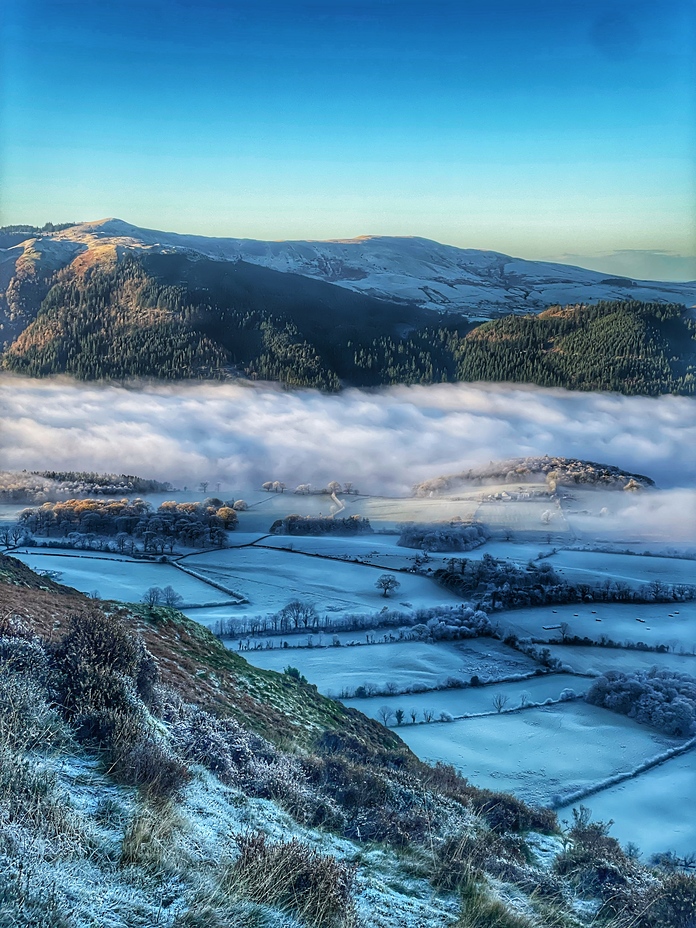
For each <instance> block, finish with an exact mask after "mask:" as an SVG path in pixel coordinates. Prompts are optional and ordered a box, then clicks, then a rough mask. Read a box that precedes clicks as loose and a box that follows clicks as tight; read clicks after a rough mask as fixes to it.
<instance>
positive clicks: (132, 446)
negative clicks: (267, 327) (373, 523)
mask: <svg viewBox="0 0 696 928" xmlns="http://www.w3.org/2000/svg"><path fill="white" fill-rule="evenodd" d="M0 435H1V438H0V467H2V468H5V469H10V470H21V469H23V468H26V469H27V470H35V469H47V468H62V469H80V470H95V471H116V472H119V473H120V472H124V473H138V474H141V475H143V476H147V477H156V478H159V479H168V480H172V481H173V482H176V483H177V484H186V483H188V484H191V483H193V482H195V481H198V480H202V479H207V480H215V481H218V480H219V481H220V482H222V483H223V485H228V484H229V485H230V486H240V485H249V486H257V485H258V484H259V483H260V482H262V481H263V480H268V479H280V480H283V481H284V482H286V483H287V484H288V485H289V486H290V485H292V484H293V483H294V482H295V481H296V482H298V483H299V482H310V483H322V482H325V481H327V480H331V479H338V480H352V481H353V482H354V483H356V485H358V486H359V487H360V488H361V489H363V490H365V491H368V492H372V493H387V494H390V493H391V494H394V493H399V494H403V493H406V492H408V491H409V490H410V488H411V487H412V485H413V484H414V483H416V482H417V481H419V480H422V479H424V478H427V477H432V476H435V475H437V474H440V473H449V472H456V471H458V470H461V469H463V468H465V467H469V466H472V465H476V464H484V463H487V462H488V461H490V460H494V459H497V458H504V457H512V456H523V455H533V454H546V453H548V454H560V455H566V456H577V457H581V458H588V459H591V460H596V461H600V462H603V463H611V464H616V465H618V466H620V467H623V468H625V469H627V470H634V471H638V472H643V473H646V474H647V475H649V476H651V477H653V478H654V479H655V480H656V481H657V483H658V484H659V485H660V486H661V487H662V488H669V487H686V486H690V485H693V483H694V476H695V474H696V464H695V463H694V456H693V448H694V447H696V404H695V403H694V402H693V400H691V399H688V398H685V397H673V396H664V397H660V398H648V397H625V396H618V395H614V394H596V393H592V394H590V393H587V394H584V393H570V392H566V391H563V390H546V389H541V388H535V387H529V386H511V385H498V384H480V385H479V384H476V385H472V384H456V385H450V384H439V385H435V386H428V387H394V388H389V389H384V390H379V391H372V392H369V391H360V390H349V391H346V392H345V393H342V394H339V395H327V394H322V393H318V392H314V391H309V390H302V391H294V392H285V391H283V390H281V389H279V388H275V387H272V386H268V385H262V386H258V385H253V386H252V385H248V384H210V383H205V384H198V383H197V384H186V385H177V386H162V385H154V384H143V385H139V386H128V387H123V386H116V385H105V386H95V385H93V384H90V385H83V384H77V383H75V382H73V381H69V380H66V379H55V380H41V381H37V380H29V379H23V378H15V377H10V376H5V377H2V378H0Z"/></svg>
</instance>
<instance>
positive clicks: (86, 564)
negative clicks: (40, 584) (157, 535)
mask: <svg viewBox="0 0 696 928" xmlns="http://www.w3.org/2000/svg"><path fill="white" fill-rule="evenodd" d="M13 556H14V557H17V558H18V559H19V560H21V561H23V562H24V563H25V564H27V565H28V566H29V567H31V568H32V570H39V571H40V570H56V571H59V573H60V575H61V576H60V582H61V583H64V584H65V585H66V586H72V587H74V588H75V589H76V590H80V591H81V592H83V593H92V592H94V591H97V592H98V593H99V596H100V597H101V598H102V599H120V600H123V601H124V602H130V603H136V602H140V600H141V599H142V597H143V593H144V592H145V591H146V590H147V589H149V587H151V586H159V587H165V586H172V587H173V588H174V589H175V590H176V592H177V593H179V594H180V595H181V596H183V597H184V603H216V602H217V603H222V602H227V601H229V598H230V597H229V596H226V595H225V594H224V593H223V592H221V591H220V590H216V589H215V588H214V587H211V586H208V584H206V583H202V582H201V581H200V580H196V579H195V578H194V577H190V576H188V574H185V573H184V572H183V571H180V570H177V569H176V567H172V566H171V565H169V564H157V563H142V562H139V561H129V560H119V559H118V558H116V557H111V558H109V557H108V555H107V556H105V555H99V556H97V557H89V556H88V557H79V556H75V555H73V556H68V557H66V556H61V555H52V554H33V553H32V554H30V553H26V552H20V553H14V552H13Z"/></svg>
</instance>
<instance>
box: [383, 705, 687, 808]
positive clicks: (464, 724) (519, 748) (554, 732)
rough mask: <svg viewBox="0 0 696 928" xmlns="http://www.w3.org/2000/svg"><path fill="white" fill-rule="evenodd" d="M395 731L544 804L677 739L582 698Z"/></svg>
mask: <svg viewBox="0 0 696 928" xmlns="http://www.w3.org/2000/svg"><path fill="white" fill-rule="evenodd" d="M399 734H400V735H401V737H402V738H403V739H404V741H405V742H406V743H407V744H408V746H409V747H410V748H411V749H412V750H413V751H415V753H416V754H418V756H419V757H422V758H423V759H425V760H428V761H431V762H436V761H442V762H444V763H447V764H453V765H454V766H455V767H458V768H459V769H460V770H463V771H466V775H467V777H469V778H470V779H471V780H472V782H474V783H477V784H479V785H481V786H487V787H490V788H491V789H502V790H507V791H510V792H513V793H516V794H517V795H518V796H522V797H524V798H526V799H528V800H530V801H533V802H538V803H543V804H546V803H549V802H551V801H552V800H553V798H554V796H555V795H557V794H559V793H566V792H567V791H569V790H576V789H581V788H585V787H589V786H591V785H592V784H594V783H597V782H598V781H601V780H603V779H605V778H606V777H609V776H613V775H615V774H618V773H621V772H624V771H628V770H631V769H632V768H634V767H636V766H637V765H638V764H640V763H641V762H643V761H644V760H646V759H647V758H649V757H653V756H657V755H658V754H661V753H663V752H664V751H665V750H666V749H667V748H669V747H671V746H673V745H675V744H678V742H675V741H672V740H670V739H668V738H665V737H663V736H660V735H658V734H656V733H654V732H652V731H650V730H649V729H648V728H646V727H645V726H642V725H639V724H638V723H637V722H634V721H633V720H631V719H628V718H626V717H625V716H620V715H615V714H613V713H611V712H607V711H606V710H605V709H600V708H598V707H596V706H590V705H588V704H587V703H580V702H571V703H562V704H559V705H554V706H548V707H545V708H541V709H529V710H525V711H524V712H514V713H502V714H501V715H495V716H486V717H485V718H475V719H464V720H461V721H456V722H451V723H446V722H442V723H438V724H431V725H405V726H403V728H401V729H400V730H399ZM592 799H594V797H592ZM588 804H589V805H590V806H592V802H591V801H589V802H588Z"/></svg>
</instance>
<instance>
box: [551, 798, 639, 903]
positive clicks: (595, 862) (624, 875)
mask: <svg viewBox="0 0 696 928" xmlns="http://www.w3.org/2000/svg"><path fill="white" fill-rule="evenodd" d="M611 825H612V822H599V821H598V822H593V821H591V814H590V810H589V809H588V808H587V807H586V806H582V805H581V806H580V807H579V808H578V809H573V825H572V827H571V828H570V830H569V831H568V833H567V839H568V846H567V847H566V849H565V850H564V852H563V853H562V854H561V855H560V856H559V857H557V858H556V861H555V863H554V868H555V870H556V872H557V873H559V874H560V875H562V876H568V877H570V879H571V882H572V883H573V884H574V885H575V886H576V887H577V889H578V890H579V891H580V892H582V893H584V894H586V895H592V896H599V897H600V898H603V899H605V900H608V899H616V900H618V899H620V898H621V897H622V896H623V895H625V892H626V887H627V886H628V885H629V879H628V876H629V874H630V872H631V871H632V869H633V862H632V861H631V860H629V858H628V857H626V854H625V853H624V852H623V850H622V849H621V845H620V844H619V842H618V841H617V840H616V838H612V837H610V836H609V829H610V828H611Z"/></svg>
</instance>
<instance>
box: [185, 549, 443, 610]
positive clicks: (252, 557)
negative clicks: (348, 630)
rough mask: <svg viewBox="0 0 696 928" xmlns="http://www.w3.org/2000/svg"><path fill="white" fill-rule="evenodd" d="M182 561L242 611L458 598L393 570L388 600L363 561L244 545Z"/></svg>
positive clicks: (375, 570)
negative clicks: (244, 602)
mask: <svg viewBox="0 0 696 928" xmlns="http://www.w3.org/2000/svg"><path fill="white" fill-rule="evenodd" d="M184 564H185V565H186V566H187V567H189V568H191V569H192V570H195V571H196V572H197V573H200V574H201V575H205V576H206V577H209V578H210V579H211V580H214V581H215V582H218V583H222V584H223V585H225V586H229V587H231V588H232V589H234V590H235V591H237V592H239V593H241V594H242V595H243V596H244V597H246V598H247V599H248V600H249V605H248V606H247V607H246V612H249V613H251V614H263V613H266V612H277V611H278V610H279V609H281V608H282V607H283V606H285V605H286V604H287V603H288V601H289V600H291V599H302V600H306V601H308V602H311V603H313V604H314V605H315V606H316V608H317V609H318V610H319V611H320V612H323V611H328V612H343V611H360V612H378V611H379V610H380V609H382V608H383V607H384V606H388V607H389V608H392V607H394V608H398V607H399V605H400V604H404V603H410V604H411V606H413V607H414V608H418V607H419V606H435V605H438V604H446V605H455V604H459V603H461V599H459V598H458V597H456V596H455V595H454V594H453V593H450V592H449V591H448V590H444V589H442V588H440V587H438V586H436V585H435V583H433V581H431V580H429V579H428V578H427V577H420V576H414V575H412V574H405V573H403V574H402V573H399V574H395V576H396V579H397V580H398V581H399V583H400V584H401V588H400V589H399V590H398V591H397V592H396V593H395V594H393V595H392V596H390V597H389V598H385V597H384V596H383V595H382V593H381V592H380V591H379V590H377V589H376V588H375V581H376V580H377V578H378V577H379V576H380V574H381V573H383V571H382V570H381V569H380V568H373V567H368V566H365V565H362V564H354V563H342V562H340V561H326V560H322V559H321V558H318V557H309V556H306V555H303V554H301V553H297V552H289V551H273V550H269V549H267V548H266V549H264V548H257V547H249V548H238V549H232V550H229V549H226V550H222V551H220V550H217V551H209V552H205V553H203V554H200V555H196V556H195V557H189V558H187V559H186V560H185V561H184Z"/></svg>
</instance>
